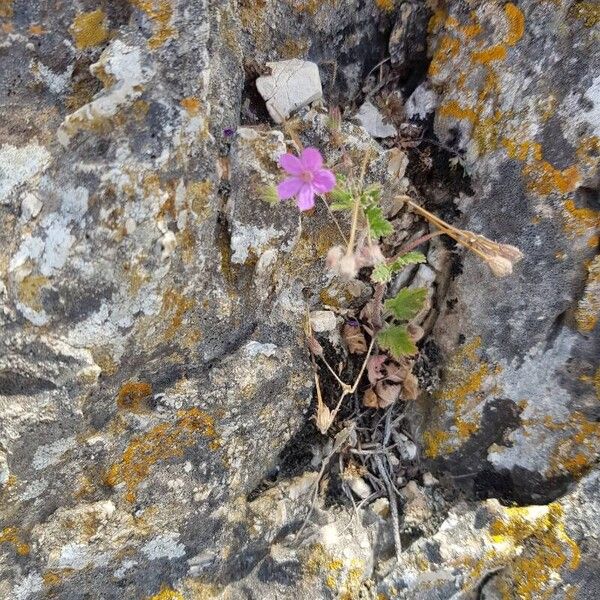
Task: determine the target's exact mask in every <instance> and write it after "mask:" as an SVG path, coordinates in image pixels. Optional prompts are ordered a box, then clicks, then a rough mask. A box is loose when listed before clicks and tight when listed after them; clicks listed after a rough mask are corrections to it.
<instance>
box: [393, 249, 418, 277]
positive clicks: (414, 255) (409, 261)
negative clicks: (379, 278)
mask: <svg viewBox="0 0 600 600" xmlns="http://www.w3.org/2000/svg"><path fill="white" fill-rule="evenodd" d="M426 261H427V259H426V258H425V255H424V254H423V253H421V252H407V253H406V254H403V255H402V256H399V257H398V258H397V259H396V260H395V261H394V262H393V263H392V264H391V265H388V266H389V268H390V269H391V270H392V272H396V271H400V270H401V269H403V268H404V267H408V265H418V264H419V263H424V262H426Z"/></svg>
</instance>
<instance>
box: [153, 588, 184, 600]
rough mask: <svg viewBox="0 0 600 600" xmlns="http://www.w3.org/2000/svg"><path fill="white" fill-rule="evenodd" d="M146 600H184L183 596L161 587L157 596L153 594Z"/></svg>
mask: <svg viewBox="0 0 600 600" xmlns="http://www.w3.org/2000/svg"><path fill="white" fill-rule="evenodd" d="M148 600H184V597H183V594H182V593H181V592H177V591H175V590H173V589H171V588H170V587H167V586H163V587H162V588H161V589H160V592H158V594H154V596H151V597H149V598H148Z"/></svg>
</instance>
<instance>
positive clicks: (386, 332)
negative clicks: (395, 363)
mask: <svg viewBox="0 0 600 600" xmlns="http://www.w3.org/2000/svg"><path fill="white" fill-rule="evenodd" d="M377 341H378V342H379V345H380V346H381V347H382V348H383V349H385V350H387V351H388V352H389V353H390V354H391V355H392V356H393V357H394V358H395V359H397V360H399V359H401V358H402V357H403V356H412V355H413V354H416V353H417V351H418V350H417V347H416V345H415V343H414V342H413V341H412V339H411V337H410V335H408V331H407V330H406V327H404V325H390V326H389V327H386V328H385V329H382V330H381V331H380V332H379V333H378V334H377Z"/></svg>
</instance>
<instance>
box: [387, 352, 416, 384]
mask: <svg viewBox="0 0 600 600" xmlns="http://www.w3.org/2000/svg"><path fill="white" fill-rule="evenodd" d="M411 369H412V362H411V361H409V360H407V359H406V358H401V359H400V360H399V361H398V362H396V361H393V360H388V362H387V363H386V364H385V371H386V377H385V379H387V380H388V381H391V382H392V383H402V382H403V381H404V380H405V379H406V377H407V376H408V375H409V373H410V371H411Z"/></svg>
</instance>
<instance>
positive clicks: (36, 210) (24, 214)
mask: <svg viewBox="0 0 600 600" xmlns="http://www.w3.org/2000/svg"><path fill="white" fill-rule="evenodd" d="M41 210H42V203H41V202H40V200H39V198H38V197H37V196H35V194H26V195H25V197H24V198H23V200H22V201H21V219H22V220H23V221H30V220H31V219H33V218H34V217H37V216H38V215H39V214H40V211H41Z"/></svg>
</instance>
